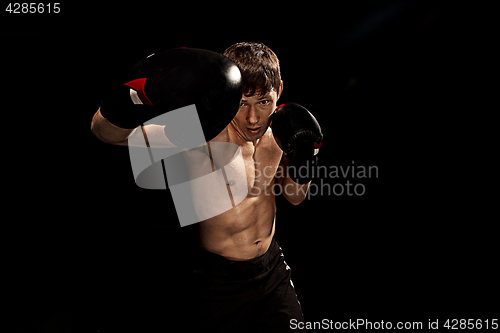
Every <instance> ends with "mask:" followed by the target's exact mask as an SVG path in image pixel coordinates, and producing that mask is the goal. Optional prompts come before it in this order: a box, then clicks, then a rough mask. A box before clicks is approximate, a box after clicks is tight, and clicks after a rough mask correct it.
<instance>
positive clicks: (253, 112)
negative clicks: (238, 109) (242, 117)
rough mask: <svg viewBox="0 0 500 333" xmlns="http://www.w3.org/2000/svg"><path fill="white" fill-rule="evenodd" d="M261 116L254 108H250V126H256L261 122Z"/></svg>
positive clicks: (248, 117) (248, 116)
mask: <svg viewBox="0 0 500 333" xmlns="http://www.w3.org/2000/svg"><path fill="white" fill-rule="evenodd" d="M259 120H260V116H259V114H258V113H257V110H256V109H255V107H254V106H251V107H250V110H248V115H247V122H248V123H249V124H250V125H255V124H257V123H258V122H259Z"/></svg>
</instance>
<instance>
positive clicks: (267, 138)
mask: <svg viewBox="0 0 500 333" xmlns="http://www.w3.org/2000/svg"><path fill="white" fill-rule="evenodd" d="M259 144H262V146H263V147H265V148H266V149H269V150H270V151H272V152H276V153H282V151H281V148H280V147H279V146H278V144H277V143H276V140H275V139H274V135H273V130H272V129H271V126H269V127H268V128H267V130H266V132H265V133H264V135H262V137H261V139H260V141H259Z"/></svg>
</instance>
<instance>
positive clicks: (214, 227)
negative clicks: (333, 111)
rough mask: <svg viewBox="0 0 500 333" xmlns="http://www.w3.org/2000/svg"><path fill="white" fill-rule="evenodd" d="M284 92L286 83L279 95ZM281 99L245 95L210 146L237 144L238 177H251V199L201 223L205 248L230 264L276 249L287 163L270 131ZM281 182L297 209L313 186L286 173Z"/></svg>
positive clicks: (274, 95) (201, 236) (201, 237)
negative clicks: (278, 194) (277, 188)
mask: <svg viewBox="0 0 500 333" xmlns="http://www.w3.org/2000/svg"><path fill="white" fill-rule="evenodd" d="M282 87H283V83H282V84H281V87H280V94H281V91H282ZM280 94H278V93H277V92H276V90H274V89H273V90H271V92H269V93H267V94H265V95H264V96H260V95H259V94H255V95H253V96H251V97H248V96H245V95H243V97H242V103H241V106H240V109H239V111H238V113H237V114H236V116H235V117H234V119H233V120H232V121H231V123H230V124H229V125H228V126H227V127H226V129H225V130H224V131H222V132H221V133H220V134H219V135H218V136H217V137H215V138H214V139H213V140H211V141H209V146H210V143H213V142H232V143H235V144H237V145H238V146H239V147H240V149H241V152H242V156H243V161H244V165H242V166H241V167H239V168H238V169H237V173H238V174H240V175H241V177H246V179H247V184H248V195H247V197H246V198H245V199H244V200H243V201H242V202H241V203H240V204H238V205H237V206H236V207H234V208H232V209H230V210H228V211H226V212H224V213H222V214H220V215H217V216H215V217H212V218H210V219H207V220H205V221H202V222H200V223H199V235H200V246H201V248H203V249H205V250H207V251H210V252H213V253H216V254H219V255H221V256H223V257H226V258H228V259H231V260H248V259H252V258H255V257H258V256H260V255H262V254H264V253H265V252H266V251H267V249H268V248H269V245H270V244H271V240H272V238H273V235H274V230H275V218H274V217H275V214H276V201H275V195H274V191H273V186H274V184H275V174H276V171H277V170H278V167H279V166H280V162H281V166H282V167H285V163H286V159H282V156H283V152H282V151H281V149H280V148H279V146H278V145H277V143H276V141H275V139H274V137H273V133H272V130H271V127H270V126H269V125H270V123H271V115H272V113H273V112H274V110H275V109H276V103H277V101H278V98H279V95H280ZM188 158H189V157H188ZM205 161H206V159H205ZM188 165H196V164H195V163H188ZM276 176H277V177H278V178H277V180H278V182H279V184H280V185H281V186H282V187H285V186H288V187H291V188H290V191H287V192H288V193H291V195H287V194H286V193H284V194H283V195H284V196H285V198H287V199H288V200H289V201H290V202H291V203H293V204H298V203H300V202H301V201H302V200H303V199H304V197H305V194H306V192H307V189H308V187H309V184H305V185H298V184H295V183H294V182H293V181H292V180H291V179H290V178H289V177H288V176H287V177H286V178H285V177H284V174H283V172H281V176H282V177H279V176H280V172H278V174H277V175H276ZM232 178H235V179H238V176H234V175H233V177H232ZM231 181H234V180H233V179H227V182H228V183H230V182H231ZM227 186H228V188H229V185H228V184H227ZM288 187H287V189H288ZM207 192H209V191H207Z"/></svg>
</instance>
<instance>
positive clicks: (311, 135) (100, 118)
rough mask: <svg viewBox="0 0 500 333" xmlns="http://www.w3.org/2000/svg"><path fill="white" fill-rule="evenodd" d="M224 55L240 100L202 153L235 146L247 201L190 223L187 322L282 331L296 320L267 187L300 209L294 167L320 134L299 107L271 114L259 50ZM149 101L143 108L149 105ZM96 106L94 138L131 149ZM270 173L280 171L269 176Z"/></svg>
mask: <svg viewBox="0 0 500 333" xmlns="http://www.w3.org/2000/svg"><path fill="white" fill-rule="evenodd" d="M184 51H185V52H189V51H190V50H188V49H187V50H184ZM191 52H198V51H196V50H191ZM224 56H225V57H227V58H229V59H231V60H232V62H234V64H236V66H237V67H238V69H239V70H240V72H241V90H240V91H241V96H240V97H241V102H240V104H239V108H237V113H236V115H235V116H234V117H233V118H232V120H230V123H229V124H228V125H227V126H225V128H223V129H222V131H220V132H219V133H218V134H215V133H214V134H213V135H212V137H210V140H208V147H210V145H211V144H213V143H216V142H231V143H234V144H236V145H237V146H238V147H239V148H240V149H241V153H242V156H243V161H244V163H243V165H241V168H240V170H239V171H238V172H240V173H241V176H242V177H246V180H247V184H248V194H247V196H246V197H245V198H244V200H243V201H241V202H240V203H239V204H238V205H236V206H234V207H233V208H232V209H229V210H227V211H225V212H224V213H222V214H219V215H217V216H214V217H211V218H209V219H206V220H204V221H202V222H200V223H198V230H199V240H200V242H199V249H198V250H196V256H195V258H193V263H192V272H193V281H195V282H196V286H195V289H194V290H196V295H197V297H196V299H195V300H193V302H194V303H195V304H193V312H196V315H195V317H194V318H193V321H196V322H197V323H199V324H200V325H201V326H202V327H203V328H204V330H205V331H207V332H247V331H257V332H289V331H291V329H290V320H292V319H295V320H297V321H298V322H301V321H304V319H303V315H302V310H301V307H300V303H299V302H298V300H297V296H296V294H295V290H294V287H293V284H292V282H291V280H290V276H291V269H290V267H289V266H288V265H287V264H286V263H285V261H284V256H283V253H282V251H281V248H280V247H279V246H278V244H277V243H276V241H275V239H274V232H275V215H276V202H275V195H274V192H273V191H271V190H270V189H272V187H273V186H275V185H276V184H279V187H280V188H281V189H282V191H280V192H281V193H282V194H283V196H284V197H285V198H286V199H287V200H288V201H289V202H291V203H292V204H294V205H298V204H299V203H301V202H302V201H303V200H304V198H305V196H306V193H307V189H308V187H309V184H310V180H311V179H310V178H309V177H308V175H309V174H310V173H308V172H297V170H298V169H299V168H300V167H302V168H310V167H312V166H314V165H315V164H316V162H317V155H316V154H317V152H318V149H319V146H320V144H321V141H322V137H323V136H322V133H321V129H320V127H319V125H318V123H317V121H316V119H315V118H314V117H313V116H312V115H311V114H310V113H309V112H308V111H307V110H306V109H305V108H303V107H302V106H300V105H298V104H295V103H288V104H286V105H284V106H281V107H278V108H277V101H278V99H279V97H280V95H281V92H282V91H283V82H282V80H281V74H280V67H279V61H278V58H277V57H276V55H275V53H274V52H273V51H272V50H271V49H269V48H268V47H267V46H265V45H264V44H262V43H237V44H234V45H232V46H230V47H229V48H227V49H226V50H225V52H224ZM153 57H154V56H153ZM189 75H191V74H189ZM139 76H140V75H139ZM148 80H149V79H148ZM142 95H143V96H141V97H142V98H143V99H144V98H145V97H144V96H145V95H147V96H150V95H154V92H153V88H151V87H150V88H149V91H148V86H146V88H145V90H144V92H143V94H142ZM153 99H154V98H151V101H148V104H149V103H151V104H152V105H155V101H153ZM105 104H106V103H104V102H103V104H102V105H101V108H103V107H104V108H103V110H101V108H100V109H99V110H98V111H97V112H96V114H95V116H94V118H93V120H92V126H91V129H92V132H93V133H94V135H96V136H97V137H98V138H99V139H100V140H101V141H104V142H106V143H111V144H117V145H130V144H133V142H134V140H135V139H134V136H136V135H142V133H140V132H139V131H134V129H132V128H125V127H123V126H122V127H119V124H118V122H119V121H115V123H113V120H112V119H111V118H113V119H118V118H120V115H118V116H117V115H116V114H113V112H112V111H109V112H108V113H106V112H102V113H101V111H106V109H105V108H106V105H105ZM228 109H230V108H228ZM213 112H217V110H213ZM117 114H118V113H117ZM108 115H109V116H110V117H108ZM150 118H151V117H150ZM200 119H201V121H203V117H201V116H200ZM139 124H140V122H139ZM117 125H118V126H117ZM134 127H135V126H134ZM146 127H149V128H148V135H147V137H148V143H149V145H155V138H159V139H158V141H157V142H159V143H158V145H161V143H160V142H163V143H164V142H165V136H166V138H167V141H168V139H169V132H168V131H167V130H166V129H165V128H164V126H157V125H148V126H146ZM172 141H174V140H172ZM168 142H169V144H171V145H174V144H173V143H171V142H170V141H168ZM283 152H285V155H283ZM199 154H203V152H201V151H196V150H191V151H189V152H187V154H186V158H187V159H191V160H192V161H196V160H197V158H198V156H197V155H199ZM199 157H200V159H199V161H202V159H201V156H199ZM290 166H292V167H290ZM278 168H280V169H281V170H288V172H277V171H278V170H279V169H278ZM304 173H305V174H306V175H305V176H304ZM207 195H208V194H207ZM293 331H294V332H296V331H298V330H293Z"/></svg>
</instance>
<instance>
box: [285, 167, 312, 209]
mask: <svg viewBox="0 0 500 333" xmlns="http://www.w3.org/2000/svg"><path fill="white" fill-rule="evenodd" d="M309 184H311V182H308V183H306V184H303V185H300V184H297V183H296V182H294V181H293V180H292V179H291V178H290V176H289V175H288V174H287V175H286V177H285V179H283V182H282V184H281V186H282V193H283V196H284V197H285V198H286V199H287V200H288V201H289V202H290V203H291V204H293V205H298V204H300V203H301V202H302V201H304V199H305V197H306V195H307V191H308V190H309Z"/></svg>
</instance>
